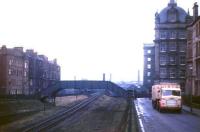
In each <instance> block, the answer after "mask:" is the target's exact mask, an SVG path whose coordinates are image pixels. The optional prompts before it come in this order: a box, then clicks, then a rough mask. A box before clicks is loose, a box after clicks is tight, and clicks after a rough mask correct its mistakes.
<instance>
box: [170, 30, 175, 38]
mask: <svg viewBox="0 0 200 132" xmlns="http://www.w3.org/2000/svg"><path fill="white" fill-rule="evenodd" d="M175 38H176V32H175V31H173V32H171V33H170V39H175Z"/></svg>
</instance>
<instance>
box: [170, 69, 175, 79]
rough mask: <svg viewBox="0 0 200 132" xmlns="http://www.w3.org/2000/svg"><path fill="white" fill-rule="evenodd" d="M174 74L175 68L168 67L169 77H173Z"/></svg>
mask: <svg viewBox="0 0 200 132" xmlns="http://www.w3.org/2000/svg"><path fill="white" fill-rule="evenodd" d="M175 76H176V69H175V68H170V69H169V77H170V78H175Z"/></svg>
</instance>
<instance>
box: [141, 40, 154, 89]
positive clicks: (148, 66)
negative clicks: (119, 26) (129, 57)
mask: <svg viewBox="0 0 200 132" xmlns="http://www.w3.org/2000/svg"><path fill="white" fill-rule="evenodd" d="M143 48H144V73H143V85H144V86H145V87H146V88H147V89H149V90H151V86H152V85H153V83H154V78H155V71H154V70H155V46H154V44H144V47H143Z"/></svg>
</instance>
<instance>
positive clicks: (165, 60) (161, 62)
mask: <svg viewBox="0 0 200 132" xmlns="http://www.w3.org/2000/svg"><path fill="white" fill-rule="evenodd" d="M166 64H167V56H165V55H161V56H160V65H166Z"/></svg>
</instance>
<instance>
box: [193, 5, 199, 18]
mask: <svg viewBox="0 0 200 132" xmlns="http://www.w3.org/2000/svg"><path fill="white" fill-rule="evenodd" d="M198 15H199V14H198V5H197V2H195V3H194V6H193V20H194V21H195V20H196V19H197V17H198Z"/></svg>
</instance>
